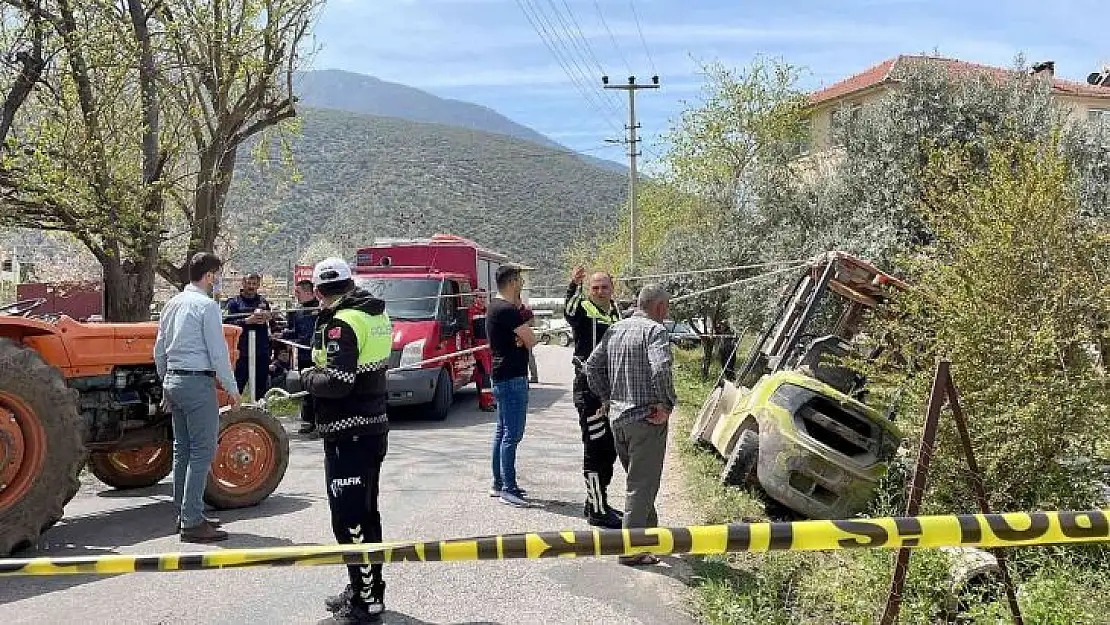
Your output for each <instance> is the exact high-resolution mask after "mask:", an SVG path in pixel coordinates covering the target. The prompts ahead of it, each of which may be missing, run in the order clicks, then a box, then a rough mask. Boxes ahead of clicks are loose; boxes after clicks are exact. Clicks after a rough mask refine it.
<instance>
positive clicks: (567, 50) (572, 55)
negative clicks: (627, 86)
mask: <svg viewBox="0 0 1110 625" xmlns="http://www.w3.org/2000/svg"><path fill="white" fill-rule="evenodd" d="M526 1H529V0H526ZM530 1H531V2H533V3H534V4H533V10H534V11H535V12H536V14H537V16H538V17H539V18H540V20H541V21H542V22H544V23H546V25H547V26H549V27H550V31H549V32H550V33H551V34H552V35H553V37H554V41H555V42H556V43H557V44H558V45H559V46H560V47H561V48H562V50H563V52H564V55H565V58H567V59H568V60H569V62H570V64H572V65H574V67H575V68H576V69H577V70H578V71H577V74H576V76H577V78H578V79H579V80H580V81H581V84H582V85H584V86H585V87H586V89H587V90H588V91H589V92H590V93H593V94H594V96H595V97H597V98H598V100H599V101H600V102H601V104H602V106H603V107H604V106H608V107H609V109H610V113H611V114H613V115H614V117H615V118H616V119H619V118H620V109H619V108H617V107H616V106H615V105H614V104H613V103H612V102H610V101H608V100H607V98H605V96H603V95H601V94H599V93H596V92H594V91H593V90H592V89H591V85H592V84H593V81H592V80H591V79H590V73H589V72H588V71H586V70H585V69H583V68H582V65H580V64H579V63H578V54H577V53H576V51H575V50H572V49H571V48H572V47H575V44H576V41H575V39H574V36H573V35H572V34H571V33H570V28H569V26H567V24H566V21H565V20H564V19H563V16H562V13H561V12H560V11H559V9H558V8H557V7H556V6H555V4H554V2H552V1H551V0H547V3H548V4H549V5H551V8H552V10H553V11H554V12H555V15H556V17H557V19H558V21H559V22H560V23H561V25H562V27H563V30H562V32H563V33H564V34H565V35H566V36H567V39H568V40H570V42H571V45H567V44H566V43H565V42H564V41H563V39H562V37H561V36H560V33H559V26H557V25H555V23H554V22H553V21H552V20H551V18H549V17H548V16H547V13H546V12H544V11H543V9H541V8H540V5H539V0H530ZM577 47H578V48H579V51H581V49H582V48H581V46H577ZM582 61H583V63H586V58H585V55H583V56H582ZM587 64H588V63H587Z"/></svg>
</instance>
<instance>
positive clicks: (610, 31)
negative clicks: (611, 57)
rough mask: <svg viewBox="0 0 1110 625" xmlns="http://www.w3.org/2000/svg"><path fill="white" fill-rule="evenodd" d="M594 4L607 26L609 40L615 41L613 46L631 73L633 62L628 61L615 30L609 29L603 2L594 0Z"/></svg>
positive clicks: (603, 23) (602, 21)
mask: <svg viewBox="0 0 1110 625" xmlns="http://www.w3.org/2000/svg"><path fill="white" fill-rule="evenodd" d="M594 6H595V7H597V16H598V17H599V18H601V25H602V26H604V27H605V32H607V33H609V41H612V42H613V47H614V48H615V49H616V50H617V54H619V55H620V57H621V60H622V61H624V67H625V69H627V70H628V73H629V74H631V73H632V64H631V63H629V62H628V57H626V56H624V52H623V51H622V50H621V47H620V46H619V45H617V38H616V37H614V36H613V31H612V30H610V29H609V23H608V22H606V21H605V15H604V14H603V13H602V12H601V4H599V3H598V1H597V0H594Z"/></svg>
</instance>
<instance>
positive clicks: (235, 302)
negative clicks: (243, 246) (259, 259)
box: [227, 273, 273, 401]
mask: <svg viewBox="0 0 1110 625" xmlns="http://www.w3.org/2000/svg"><path fill="white" fill-rule="evenodd" d="M260 286H262V276H260V275H258V274H257V273H250V274H247V276H246V277H245V278H243V286H242V288H241V289H240V290H239V295H238V296H236V297H233V298H231V299H229V300H228V301H227V314H228V320H227V322H228V323H230V324H232V325H237V326H239V327H240V328H243V333H242V334H240V335H239V360H238V362H236V363H235V380H236V381H237V382H238V384H239V387H238V388H239V392H240V393H243V392H245V391H244V389H246V387H247V383H248V382H249V381H250V364H251V358H250V353H251V352H250V335H252V334H253V335H254V384H255V388H253V389H251V397H252V398H253V399H254V400H255V401H258V400H259V399H262V396H263V395H265V394H266V391H267V390H269V389H270V375H269V369H270V354H271V350H270V330H271V329H273V325H272V324H273V318H272V316H271V313H270V302H268V301H267V300H266V298H265V297H264V296H263V295H262V294H261V293H259V292H258V288H259V287H260Z"/></svg>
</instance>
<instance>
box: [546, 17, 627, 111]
mask: <svg viewBox="0 0 1110 625" xmlns="http://www.w3.org/2000/svg"><path fill="white" fill-rule="evenodd" d="M551 1H552V0H548V2H551ZM562 3H563V6H564V7H566V10H567V15H568V16H569V17H570V20H571V22H573V23H574V28H575V31H576V32H577V33H578V37H579V38H580V39H581V40H582V43H583V44H584V47H585V50H586V54H587V56H589V58H590V60H591V61H593V64H594V69H596V70H597V73H598V74H604V73H605V68H604V67H602V66H601V61H599V60H598V57H597V54H595V53H594V48H593V46H592V45H590V39H589V38H588V37H586V35H585V33H583V32H582V26H581V24H579V22H578V18H576V17H575V16H574V11H573V10H571V8H570V4H568V3H567V0H562ZM602 93H604V94H606V95H608V96H611V97H610V98H609V100H610V101H611V102H612V103H613V105H614V106H615V107H616V110H618V111H619V110H620V107H619V106H618V105H619V104H620V103H619V102H618V101H617V98H616V95H615V94H610V93H609V92H607V91H602Z"/></svg>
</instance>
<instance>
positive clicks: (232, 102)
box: [159, 0, 322, 285]
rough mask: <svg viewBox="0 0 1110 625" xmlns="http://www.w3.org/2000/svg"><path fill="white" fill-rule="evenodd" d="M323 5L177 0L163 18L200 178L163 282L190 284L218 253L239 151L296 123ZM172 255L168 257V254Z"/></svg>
mask: <svg viewBox="0 0 1110 625" xmlns="http://www.w3.org/2000/svg"><path fill="white" fill-rule="evenodd" d="M321 5H322V2H321V0H267V1H265V2H260V1H258V0H179V1H177V2H173V3H166V5H165V6H164V7H163V10H162V12H161V14H162V16H163V17H164V19H165V22H166V24H167V25H168V30H167V32H168V33H169V41H170V45H171V49H172V52H173V54H175V55H176V57H177V59H178V68H179V69H177V70H175V71H174V72H171V73H167V74H166V80H167V82H168V84H166V85H165V86H164V88H165V89H166V91H167V92H168V93H170V94H172V95H173V96H174V97H175V99H176V104H177V106H178V107H179V108H180V109H181V110H182V111H183V112H184V114H185V116H186V117H187V119H188V120H189V132H190V135H191V137H192V141H193V148H194V150H195V151H194V157H195V159H196V172H195V178H194V185H193V189H192V193H191V199H186V198H184V197H181V196H178V197H177V198H175V199H176V200H177V201H176V206H177V208H178V209H180V213H181V214H180V217H181V218H182V219H183V221H184V223H185V229H186V230H187V232H188V244H187V245H185V246H184V250H183V252H184V254H183V255H182V256H178V257H177V262H176V263H175V262H174V261H173V260H171V259H170V258H167V257H163V259H162V262H161V263H160V265H159V272H160V273H161V275H162V276H163V277H164V278H166V279H167V280H169V281H170V282H171V283H174V284H177V285H182V284H184V283H185V282H186V281H187V275H186V272H187V267H186V262H187V261H188V259H189V257H190V256H192V254H194V253H196V252H198V251H202V250H210V249H213V247H214V245H215V242H216V238H217V236H218V234H219V231H220V226H221V225H222V223H223V220H224V217H225V215H224V206H225V202H226V199H227V193H228V190H229V188H230V186H231V182H232V176H233V174H234V172H235V165H236V162H237V160H238V158H239V149H240V148H241V147H243V144H244V143H245V142H246V141H247V140H248V139H250V138H251V137H254V136H256V135H259V134H260V133H263V132H265V131H267V130H269V129H271V128H274V127H275V126H278V125H280V124H282V122H284V121H286V120H289V119H292V118H293V117H294V116H295V115H296V108H295V105H296V97H295V96H294V93H293V77H294V74H295V72H296V70H297V68H298V66H299V63H300V59H301V46H302V44H303V43H304V40H305V37H306V35H307V34H308V32H309V28H310V26H311V25H312V22H313V20H314V19H315V16H316V13H317V11H318V9H319V8H320V6H321ZM167 251H169V250H167Z"/></svg>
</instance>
